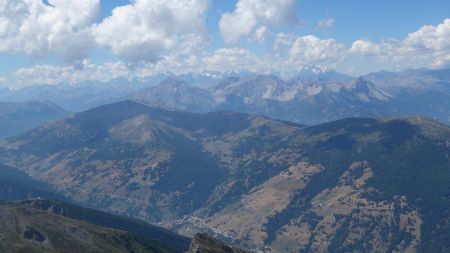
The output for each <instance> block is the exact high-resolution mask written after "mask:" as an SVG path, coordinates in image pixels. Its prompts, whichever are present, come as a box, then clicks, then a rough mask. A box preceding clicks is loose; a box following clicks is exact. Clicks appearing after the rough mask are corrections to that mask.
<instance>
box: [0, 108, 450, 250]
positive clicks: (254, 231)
mask: <svg viewBox="0 0 450 253" xmlns="http://www.w3.org/2000/svg"><path fill="white" fill-rule="evenodd" d="M0 153H1V161H2V162H3V163H5V164H8V165H10V166H13V167H16V168H20V169H22V170H23V171H25V172H27V173H28V174H30V175H31V176H32V177H33V178H34V179H37V180H40V181H43V182H46V183H48V184H50V185H52V186H53V187H54V188H55V189H56V190H57V191H58V192H60V193H62V194H64V195H65V196H66V197H71V198H73V199H75V200H77V201H79V202H82V203H89V204H92V205H93V206H95V207H97V208H102V209H105V210H109V211H113V212H117V213H121V214H127V215H132V216H135V217H139V218H142V219H145V220H147V221H151V222H154V223H158V224H160V225H164V226H166V227H169V228H172V229H175V230H177V231H179V232H181V233H183V234H187V235H194V234H195V233H196V232H198V231H200V232H201V231H203V232H209V233H213V234H214V235H216V236H217V237H218V238H219V239H223V240H225V241H227V242H232V243H237V244H239V245H241V246H244V247H245V248H250V249H260V250H265V251H273V252H298V251H304V252H307V251H315V252H328V251H336V252H347V251H364V252H367V251H376V252H380V251H381V252H390V251H408V250H411V251H414V250H426V251H433V250H434V251H440V250H443V249H445V248H447V247H449V246H450V245H448V242H447V240H446V239H445V236H442V237H439V238H436V237H435V235H436V234H441V235H446V234H449V233H450V230H449V229H448V228H447V227H446V226H445V224H446V223H447V220H448V219H449V218H450V216H448V212H450V202H449V201H448V198H447V197H446V196H448V194H450V192H448V182H449V181H450V171H449V170H448V168H450V161H449V157H450V129H449V127H448V126H446V125H443V124H440V123H438V122H435V121H433V120H430V119H427V118H423V117H409V118H383V119H369V118H367V119H356V118H354V119H345V120H341V121H336V122H331V123H326V124H321V125H317V126H312V127H305V126H302V125H298V124H294V123H289V122H282V121H276V120H272V119H268V118H266V117H262V116H253V115H248V114H239V113H231V112H215V113H207V114H196V113H186V112H176V111H168V110H163V109H155V108H150V107H147V106H144V105H142V104H139V103H135V102H131V101H125V102H120V103H116V104H111V105H107V106H103V107H99V108H96V109H93V110H90V111H87V112H83V113H79V114H75V115H74V116H72V117H70V118H67V119H65V120H63V121H60V122H58V123H55V124H51V125H48V126H45V127H42V128H39V129H36V130H34V131H31V132H28V133H26V134H24V135H21V136H18V137H14V138H11V139H8V140H7V141H5V142H3V143H2V144H1V149H0Z"/></svg>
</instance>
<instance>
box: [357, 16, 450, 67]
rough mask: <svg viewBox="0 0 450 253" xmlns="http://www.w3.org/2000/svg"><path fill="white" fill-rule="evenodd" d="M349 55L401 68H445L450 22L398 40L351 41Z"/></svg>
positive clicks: (447, 60) (448, 20)
mask: <svg viewBox="0 0 450 253" xmlns="http://www.w3.org/2000/svg"><path fill="white" fill-rule="evenodd" d="M350 52H351V53H352V54H354V55H363V56H371V57H375V59H376V60H377V61H380V62H386V61H392V62H394V63H396V64H397V65H399V66H401V67H402V68H406V67H413V68H419V67H441V66H445V65H446V64H448V63H449V61H450V57H449V55H450V19H445V20H444V21H443V22H442V23H441V24H438V25H437V26H432V25H426V26H423V27H421V28H420V29H418V30H417V31H415V32H412V33H409V34H408V36H406V38H404V39H401V40H383V41H380V42H378V43H375V42H372V41H370V40H366V39H360V40H357V41H355V42H353V44H352V47H351V49H350Z"/></svg>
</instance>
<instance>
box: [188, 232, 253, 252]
mask: <svg viewBox="0 0 450 253" xmlns="http://www.w3.org/2000/svg"><path fill="white" fill-rule="evenodd" d="M187 253H248V251H245V250H243V249H238V248H233V247H230V246H228V245H226V244H225V243H223V242H222V241H219V240H217V239H215V238H214V237H211V236H209V235H208V234H204V233H203V234H196V235H195V236H194V238H192V243H191V246H190V247H189V250H188V251H187Z"/></svg>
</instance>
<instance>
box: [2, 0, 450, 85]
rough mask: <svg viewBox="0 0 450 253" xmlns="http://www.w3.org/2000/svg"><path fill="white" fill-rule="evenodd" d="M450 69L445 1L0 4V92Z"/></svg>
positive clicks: (49, 0) (449, 7)
mask: <svg viewBox="0 0 450 253" xmlns="http://www.w3.org/2000/svg"><path fill="white" fill-rule="evenodd" d="M307 65H317V66H319V67H321V68H323V69H334V70H336V71H339V72H343V73H346V74H349V75H353V76H358V75H364V74H367V73H369V72H375V71H381V70H386V71H401V70H403V69H409V68H444V67H448V66H449V65H450V1H448V0H427V1H425V0H423V1H419V0H398V1H392V0H376V1H375V0H366V1H361V0H345V1H336V0H297V1H296V0H220V1H219V0H133V1H129V0H76V1H75V0H44V1H41V0H0V85H2V86H8V87H13V88H14V87H15V88H17V87H23V86H29V85H43V84H52V85H58V84H63V83H77V82H81V81H86V80H96V81H101V82H107V81H109V80H111V79H114V78H118V77H126V78H129V79H131V78H145V77H146V76H151V75H154V74H157V73H161V72H168V71H170V72H173V73H175V74H179V73H186V72H191V71H192V72H205V71H219V72H226V71H252V72H258V73H280V74H285V73H292V72H295V71H298V70H299V69H301V68H302V67H304V66H307Z"/></svg>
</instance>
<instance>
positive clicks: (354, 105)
mask: <svg viewBox="0 0 450 253" xmlns="http://www.w3.org/2000/svg"><path fill="white" fill-rule="evenodd" d="M43 98H45V99H46V100H50V101H52V102H54V103H56V104H58V105H60V106H61V107H62V108H64V109H66V110H69V111H73V112H80V111H85V110H88V109H91V108H94V107H97V106H100V105H104V104H108V103H113V102H118V101H123V100H126V99H131V100H135V101H139V102H142V103H145V104H148V105H151V106H154V107H161V108H166V109H177V110H188V111H193V112H211V111H222V110H230V111H237V112H243V113H251V114H261V115H265V116H268V117H271V118H276V119H281V120H288V121H293V122H297V123H301V124H307V125H313V124H318V123H324V122H328V121H333V120H338V119H343V118H347V117H380V116H412V115H423V116H428V117H431V118H433V119H435V120H439V121H441V122H444V123H447V124H448V123H450V109H449V108H450V102H449V101H450V69H441V70H428V69H417V70H405V71H402V72H377V73H371V74H368V75H365V76H361V77H351V76H348V75H345V74H341V73H337V72H334V71H332V70H323V69H320V68H319V67H316V66H306V67H304V68H302V69H300V70H299V71H297V72H292V73H273V74H257V73H234V72H230V73H220V72H212V71H209V72H208V71H204V72H200V73H194V72H191V73H186V74H180V75H175V74H173V73H170V72H167V73H160V74H156V75H154V76H149V77H146V78H134V79H126V78H117V79H113V80H111V81H109V82H106V83H105V82H100V81H84V82H80V83H74V84H59V85H42V86H39V85H38V86H28V87H24V88H21V89H3V90H1V91H0V101H5V102H25V101H29V100H38V101H39V100H41V99H43Z"/></svg>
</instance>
